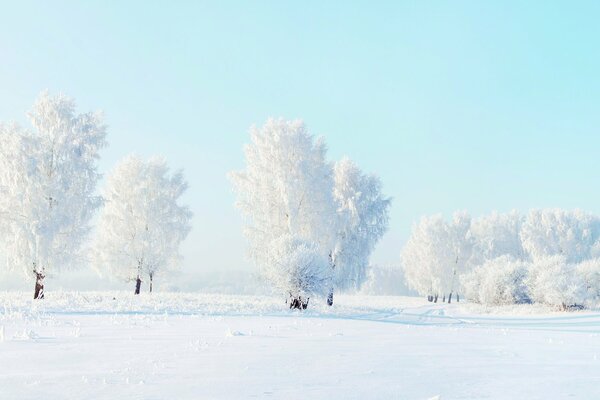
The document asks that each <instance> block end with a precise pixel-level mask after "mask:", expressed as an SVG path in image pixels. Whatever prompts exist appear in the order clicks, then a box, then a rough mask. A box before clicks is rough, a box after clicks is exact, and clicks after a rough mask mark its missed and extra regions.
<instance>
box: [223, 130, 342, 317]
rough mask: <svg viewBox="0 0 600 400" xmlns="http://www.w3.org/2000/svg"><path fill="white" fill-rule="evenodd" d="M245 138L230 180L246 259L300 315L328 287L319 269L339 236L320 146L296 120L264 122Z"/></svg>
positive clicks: (330, 178)
mask: <svg viewBox="0 0 600 400" xmlns="http://www.w3.org/2000/svg"><path fill="white" fill-rule="evenodd" d="M250 135H251V143H250V144H249V145H247V146H246V148H245V155H246V169H245V170H243V171H241V172H237V173H233V174H231V178H232V181H233V184H234V187H235V190H236V192H237V194H238V202H237V205H238V208H239V209H240V210H241V212H242V213H243V215H244V217H245V218H246V229H245V235H246V238H247V240H248V243H249V249H250V256H251V258H252V259H253V261H254V262H255V264H256V265H257V266H258V267H259V271H260V273H261V275H262V276H263V277H264V278H265V279H266V280H267V281H268V282H270V283H271V284H272V285H273V286H274V287H275V288H277V289H279V290H281V291H283V292H285V293H286V294H287V295H288V296H289V297H290V305H291V306H292V307H294V308H304V307H305V306H306V305H307V302H308V298H309V297H310V296H311V295H312V294H323V293H325V292H326V291H327V290H329V287H330V286H331V274H332V269H331V267H329V268H323V265H324V262H326V263H327V264H329V261H328V260H329V259H330V258H331V254H332V249H333V246H334V243H335V235H336V232H337V230H338V228H337V226H338V216H337V212H336V203H335V201H334V199H333V190H332V188H333V173H332V166H331V164H330V163H328V162H327V160H326V147H325V144H324V142H323V141H322V140H321V139H317V140H315V139H314V138H313V136H312V135H310V134H309V133H308V132H307V130H306V127H305V125H304V124H303V123H302V122H301V121H284V120H281V119H279V120H276V119H269V120H268V121H267V122H266V124H265V125H264V126H263V127H262V128H253V129H252V130H251V132H250ZM323 260H325V261H323Z"/></svg>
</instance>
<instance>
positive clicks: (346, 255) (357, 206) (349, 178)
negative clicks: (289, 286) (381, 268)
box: [328, 158, 391, 305]
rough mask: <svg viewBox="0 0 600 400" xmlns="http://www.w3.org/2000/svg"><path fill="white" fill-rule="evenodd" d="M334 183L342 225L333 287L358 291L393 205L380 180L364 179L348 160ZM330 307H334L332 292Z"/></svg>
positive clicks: (337, 169)
mask: <svg viewBox="0 0 600 400" xmlns="http://www.w3.org/2000/svg"><path fill="white" fill-rule="evenodd" d="M334 181H335V186H334V191H333V193H334V199H335V201H336V203H337V209H338V218H339V221H340V223H339V229H338V232H337V234H336V242H335V246H334V250H333V254H332V262H333V264H332V265H333V267H334V269H333V273H334V286H335V287H337V288H338V289H342V290H343V289H350V288H352V289H359V288H360V286H361V285H362V283H363V282H364V281H365V279H366V270H367V267H368V266H369V257H370V255H371V253H372V251H373V249H374V248H375V245H376V244H377V242H378V241H379V239H381V237H382V236H383V235H384V233H385V232H386V231H387V228H388V222H389V207H390V204H391V201H390V199H389V198H386V197H384V196H383V194H382V193H381V181H380V180H379V178H377V177H376V176H374V175H365V174H364V173H363V172H362V171H361V170H360V169H359V168H358V167H357V166H356V165H355V164H354V163H353V162H352V161H350V160H349V159H347V158H345V159H343V160H341V161H339V162H337V163H336V164H335V168H334ZM328 304H329V305H332V304H333V289H331V291H330V293H329V296H328Z"/></svg>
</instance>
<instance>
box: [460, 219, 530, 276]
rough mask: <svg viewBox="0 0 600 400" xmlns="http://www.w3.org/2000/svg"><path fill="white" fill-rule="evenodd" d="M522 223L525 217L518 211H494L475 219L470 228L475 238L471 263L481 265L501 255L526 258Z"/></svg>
mask: <svg viewBox="0 0 600 400" xmlns="http://www.w3.org/2000/svg"><path fill="white" fill-rule="evenodd" d="M522 225H523V217H522V216H521V215H520V214H519V213H518V212H516V211H511V212H509V213H506V214H499V213H496V212H494V213H492V214H490V215H486V216H483V217H480V218H477V219H475V220H473V222H472V224H471V228H470V233H471V237H472V239H473V254H472V256H471V260H470V262H471V264H472V265H473V266H479V265H482V264H484V263H485V262H486V261H489V260H493V259H496V258H498V257H501V256H510V257H512V258H513V259H516V260H523V259H525V258H526V257H525V250H523V246H522V245H521V238H520V232H521V226H522Z"/></svg>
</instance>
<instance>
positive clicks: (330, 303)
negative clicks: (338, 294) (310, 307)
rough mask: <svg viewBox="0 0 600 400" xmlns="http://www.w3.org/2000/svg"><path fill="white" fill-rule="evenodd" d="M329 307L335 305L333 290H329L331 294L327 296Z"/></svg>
mask: <svg viewBox="0 0 600 400" xmlns="http://www.w3.org/2000/svg"><path fill="white" fill-rule="evenodd" d="M307 304H308V302H307ZM327 305H328V306H332V305H333V288H331V289H329V294H328V295H327ZM305 308H306V307H305Z"/></svg>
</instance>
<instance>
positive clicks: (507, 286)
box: [461, 256, 529, 305]
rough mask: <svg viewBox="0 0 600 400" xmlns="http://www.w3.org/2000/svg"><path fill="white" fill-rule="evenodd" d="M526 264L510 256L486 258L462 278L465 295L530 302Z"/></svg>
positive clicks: (488, 301) (479, 299)
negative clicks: (526, 281)
mask: <svg viewBox="0 0 600 400" xmlns="http://www.w3.org/2000/svg"><path fill="white" fill-rule="evenodd" d="M526 274H527V265H526V264H525V263H524V262H522V261H515V260H514V259H512V258H511V257H509V256H501V257H497V258H495V259H493V260H488V261H486V262H485V263H484V264H483V265H481V266H479V267H476V268H475V269H473V270H472V271H471V272H469V273H467V274H466V275H464V276H463V277H462V278H461V283H462V286H463V291H464V295H465V296H466V297H467V298H468V299H469V300H470V301H473V302H475V303H481V304H486V305H505V304H518V303H528V302H529V296H528V294H527V288H526V286H525V284H524V280H525V277H526Z"/></svg>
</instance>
